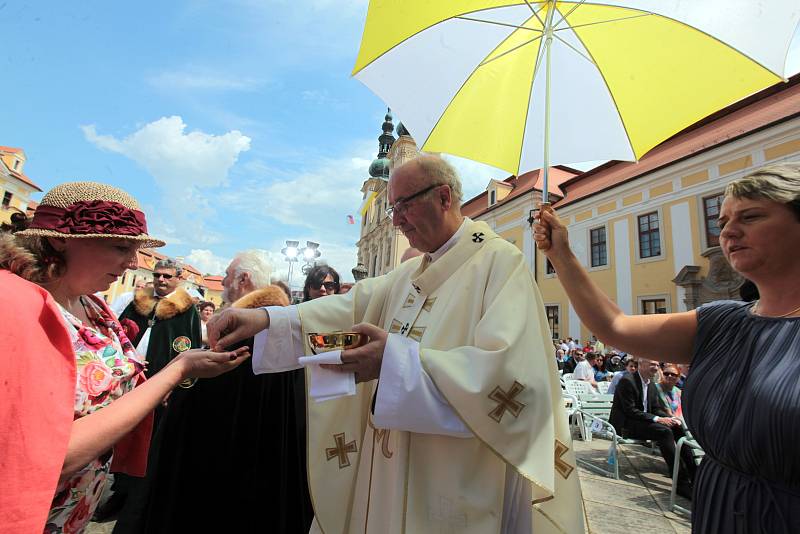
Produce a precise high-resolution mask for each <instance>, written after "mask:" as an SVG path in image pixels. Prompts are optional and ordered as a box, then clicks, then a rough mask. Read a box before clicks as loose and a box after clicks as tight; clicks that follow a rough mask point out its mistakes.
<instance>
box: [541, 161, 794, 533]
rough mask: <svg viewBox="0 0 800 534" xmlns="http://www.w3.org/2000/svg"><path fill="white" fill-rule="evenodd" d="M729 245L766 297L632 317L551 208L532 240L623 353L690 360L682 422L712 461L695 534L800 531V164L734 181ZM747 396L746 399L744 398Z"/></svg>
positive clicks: (576, 302)
mask: <svg viewBox="0 0 800 534" xmlns="http://www.w3.org/2000/svg"><path fill="white" fill-rule="evenodd" d="M719 226H720V230H721V232H720V246H721V248H722V252H723V253H724V255H725V257H726V259H727V260H728V261H729V262H730V264H731V266H732V267H733V268H734V269H735V270H736V271H737V272H738V273H740V274H741V275H742V276H744V277H746V278H748V279H749V280H752V281H753V283H754V284H755V285H756V286H757V287H758V291H759V294H760V299H759V300H758V301H756V302H752V303H746V302H738V301H722V302H712V303H709V304H705V305H703V306H701V307H700V308H698V309H696V310H692V311H688V312H683V313H669V314H663V315H641V316H628V315H626V314H624V313H623V312H622V311H621V310H620V309H619V307H617V305H616V304H614V302H612V301H611V299H609V298H608V297H607V296H606V295H605V294H603V293H602V291H601V290H600V289H599V288H598V287H597V286H596V285H595V284H594V283H593V282H592V281H591V279H590V278H589V276H588V274H587V273H586V271H585V270H584V269H583V267H582V266H581V264H580V262H579V261H578V259H577V258H576V257H575V256H574V255H573V253H572V252H571V251H570V248H569V243H568V239H567V230H566V228H565V227H564V225H563V224H562V223H561V222H560V221H559V219H558V217H557V216H556V214H555V213H554V212H553V211H552V210H551V209H545V210H543V211H542V212H541V214H540V220H539V221H538V224H536V225H535V228H534V239H535V241H536V244H537V247H538V248H539V249H540V250H542V251H543V252H544V253H545V255H546V256H547V258H548V259H549V260H550V262H551V263H552V264H553V266H554V267H555V269H556V271H557V273H558V279H559V280H560V282H561V284H562V285H563V286H564V289H565V290H566V292H567V295H568V296H569V298H570V301H571V302H572V304H573V306H574V307H575V310H576V311H577V313H578V315H579V317H580V318H581V321H582V322H583V323H584V324H585V325H586V326H587V327H588V328H589V329H590V330H591V331H592V332H596V333H597V335H598V337H600V338H602V339H603V340H607V342H608V343H609V344H611V345H613V346H615V347H619V348H620V349H622V350H624V351H626V352H629V353H634V354H637V355H640V356H643V357H650V358H658V357H660V356H661V355H663V354H670V357H671V358H672V359H673V360H674V361H675V363H687V364H688V363H691V365H692V374H691V375H690V377H689V378H688V380H687V382H686V386H685V389H684V397H683V400H684V403H683V410H684V417H685V419H686V422H687V424H688V425H689V428H690V429H691V430H692V432H693V433H694V435H695V437H696V438H697V440H698V442H699V443H700V445H701V446H702V447H703V449H704V450H705V452H706V456H705V458H704V460H703V462H702V465H701V466H700V469H699V471H698V475H697V480H696V481H695V490H694V507H693V514H692V525H693V531H694V532H702V533H704V534H705V533H715V532H719V533H728V532H764V533H789V532H800V516H798V515H797V514H796V510H798V509H799V508H800V455H798V454H797V446H798V443H799V442H800V430H798V429H800V380H798V379H800V284H798V283H797V280H798V279H800V262H798V261H797V256H796V254H795V253H792V252H787V251H797V250H800V163H786V164H782V165H772V166H769V167H765V168H763V169H761V170H759V171H756V172H755V173H753V174H752V175H749V176H746V177H744V178H741V179H739V180H736V181H734V182H732V183H731V184H729V185H728V187H727V189H726V191H725V200H724V202H723V203H722V207H721V210H720V216H719ZM743 392H744V394H743Z"/></svg>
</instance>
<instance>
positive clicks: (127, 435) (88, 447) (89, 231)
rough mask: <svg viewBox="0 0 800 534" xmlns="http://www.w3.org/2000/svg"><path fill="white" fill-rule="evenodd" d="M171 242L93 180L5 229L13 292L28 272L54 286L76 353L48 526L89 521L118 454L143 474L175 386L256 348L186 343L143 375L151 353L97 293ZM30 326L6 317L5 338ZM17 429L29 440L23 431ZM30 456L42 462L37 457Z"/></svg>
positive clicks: (1, 244)
mask: <svg viewBox="0 0 800 534" xmlns="http://www.w3.org/2000/svg"><path fill="white" fill-rule="evenodd" d="M163 245H164V242H163V241H160V240H158V239H155V238H153V237H151V236H149V235H148V234H147V227H146V223H145V218H144V214H143V213H142V212H141V211H140V210H139V206H138V204H137V203H136V201H135V200H134V199H133V198H132V197H131V196H130V195H128V194H127V193H125V192H124V191H121V190H119V189H116V188H114V187H110V186H107V185H104V184H98V183H92V182H74V183H67V184H62V185H60V186H57V187H55V188H54V189H52V190H51V191H50V192H48V193H47V194H46V195H45V196H44V198H43V199H42V202H41V204H40V205H39V206H38V207H37V209H36V212H35V214H34V217H33V221H32V222H31V224H30V227H29V228H28V229H25V230H21V231H18V232H16V233H15V234H14V236H13V237H12V236H11V235H8V234H4V235H2V236H0V269H3V270H5V271H3V272H0V275H2V280H3V281H4V284H5V287H8V288H9V289H10V290H11V291H12V292H13V290H14V286H15V285H20V286H21V285H24V284H27V283H28V282H26V280H27V281H29V282H34V283H36V284H38V285H39V286H41V287H43V288H44V289H46V290H47V291H48V292H49V293H50V295H51V296H52V298H53V299H54V300H55V303H56V304H57V306H58V309H59V311H60V313H61V316H62V317H63V327H64V328H65V329H66V330H67V332H68V334H69V338H70V340H71V342H72V349H73V351H74V355H75V369H76V384H75V397H74V421H73V423H72V427H71V429H70V432H69V433H68V436H69V437H68V440H69V441H68V443H67V445H66V457H65V458H64V462H63V467H62V468H61V473H60V475H59V476H58V480H57V485H56V481H55V476H53V477H52V483H53V486H50V488H51V490H54V491H53V493H52V494H54V498H53V501H52V504H51V506H50V510H49V513H48V514H47V521H46V523H45V524H43V525H42V526H43V530H44V532H49V533H80V532H82V531H83V530H84V528H85V527H86V525H87V524H88V522H89V520H90V519H91V517H92V514H93V513H94V510H95V508H96V507H97V505H98V502H99V499H100V495H101V494H102V492H103V486H104V484H105V481H106V478H107V476H108V473H109V471H110V470H111V467H112V463H113V464H114V468H115V470H117V468H119V469H120V470H122V471H125V472H128V473H129V474H137V475H139V476H142V475H143V474H144V470H145V466H146V458H147V443H149V430H150V426H149V421H150V415H151V413H152V410H153V409H154V408H155V407H156V406H158V404H159V403H161V402H162V401H163V400H164V399H165V398H166V397H167V396H168V394H169V392H170V391H171V390H172V389H173V388H175V387H176V386H178V385H184V386H187V385H189V384H191V383H192V382H191V379H196V378H208V377H213V376H217V375H219V374H222V373H224V372H226V371H229V370H232V369H234V368H236V367H237V366H238V365H240V364H241V363H242V362H243V361H244V360H245V359H246V357H247V356H249V353H248V352H247V348H244V349H242V350H239V351H236V352H226V353H216V352H211V351H205V350H187V351H185V352H183V353H181V354H180V355H179V356H178V357H177V358H175V359H174V360H173V361H172V362H171V363H170V364H169V365H168V366H167V367H165V368H164V369H162V370H161V371H160V372H159V373H157V374H155V375H154V376H153V377H151V378H150V379H149V380H147V381H145V378H144V374H143V372H142V371H143V370H144V369H145V366H146V362H145V361H144V360H143V359H142V358H141V357H140V356H139V355H138V354H137V353H136V350H135V349H134V347H133V345H132V344H131V342H130V340H129V338H128V333H126V331H125V328H123V325H121V324H120V322H119V321H118V320H117V318H116V317H115V316H114V314H113V313H112V312H111V310H110V309H109V308H108V307H107V306H106V304H105V302H103V300H102V299H100V298H99V297H97V296H95V293H97V292H100V291H104V290H106V289H108V287H109V286H110V285H111V284H112V283H113V282H114V281H115V280H116V279H117V278H118V277H119V276H121V275H122V274H123V273H124V272H125V270H126V269H135V268H136V266H137V262H136V255H137V250H138V249H139V248H140V247H145V246H146V247H154V246H163ZM8 271H10V272H8ZM127 326H128V327H129V328H130V325H127ZM25 327H26V325H23V324H2V325H0V338H2V337H6V336H14V335H15V334H14V333H15V332H17V331H21V330H22V329H24V328H25ZM133 327H134V328H135V325H133ZM55 334H59V335H61V333H60V332H58V333H54V335H55ZM187 380H189V383H187V382H186V381H187ZM30 386H31V387H35V384H31V385H30ZM45 393H46V392H43V394H42V397H45ZM0 423H3V426H6V423H7V422H6V421H0ZM65 435H66V434H65ZM13 439H14V440H15V442H18V443H19V446H20V447H25V441H26V440H25V436H24V435H22V436H19V435H16V436H14V437H13ZM20 457H22V455H21V456H20ZM28 458H29V460H30V462H31V464H32V465H31V466H30V470H31V471H32V472H36V471H37V468H38V467H39V466H38V465H35V464H36V461H37V458H36V457H35V455H29V457H28ZM28 458H26V459H28ZM45 478H46V477H45ZM37 489H38V490H45V488H37ZM3 502H6V501H3ZM21 513H28V514H36V513H38V511H36V510H23V511H22V512H21ZM37 517H38V516H37ZM40 524H41V523H40Z"/></svg>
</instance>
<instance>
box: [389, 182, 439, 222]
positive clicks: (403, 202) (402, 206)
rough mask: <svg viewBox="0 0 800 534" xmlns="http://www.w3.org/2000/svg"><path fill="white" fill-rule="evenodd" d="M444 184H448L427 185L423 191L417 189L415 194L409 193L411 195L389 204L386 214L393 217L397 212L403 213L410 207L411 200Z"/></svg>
mask: <svg viewBox="0 0 800 534" xmlns="http://www.w3.org/2000/svg"><path fill="white" fill-rule="evenodd" d="M443 185H446V184H434V185H431V186H428V187H426V188H425V189H423V190H422V191H417V192H416V193H414V194H413V195H409V196H407V197H405V198H402V197H401V198H398V199H397V201H396V202H395V203H394V205H393V206H387V207H386V216H387V217H391V216H392V215H394V214H395V213H397V214H398V215H402V214H403V213H405V212H406V210H407V209H408V206H409V204H411V201H413V200H414V199H417V198H419V197H421V196H422V195H424V194H425V193H427V192H429V191H431V190H433V189H434V188H436V187H440V186H443Z"/></svg>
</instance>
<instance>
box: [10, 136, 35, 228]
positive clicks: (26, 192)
mask: <svg viewBox="0 0 800 534" xmlns="http://www.w3.org/2000/svg"><path fill="white" fill-rule="evenodd" d="M26 161H27V157H26V156H25V151H24V150H22V149H21V148H13V147H6V146H0V198H2V200H1V201H0V202H1V203H0V223H3V224H8V223H9V222H11V215H12V214H14V213H22V214H25V213H26V212H27V209H28V206H30V205H31V202H32V199H31V195H32V194H34V193H41V192H42V190H41V189H40V188H39V186H38V185H36V184H35V183H33V182H32V181H31V179H30V178H28V177H27V176H25V174H24V167H25V162H26Z"/></svg>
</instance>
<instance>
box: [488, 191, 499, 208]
mask: <svg viewBox="0 0 800 534" xmlns="http://www.w3.org/2000/svg"><path fill="white" fill-rule="evenodd" d="M495 202H497V191H495V190H494V189H492V190H491V191H489V205H490V206H494V203H495Z"/></svg>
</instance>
